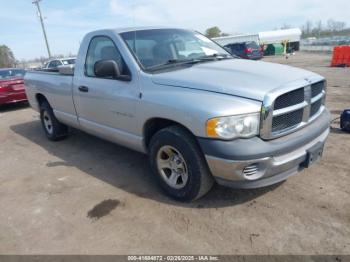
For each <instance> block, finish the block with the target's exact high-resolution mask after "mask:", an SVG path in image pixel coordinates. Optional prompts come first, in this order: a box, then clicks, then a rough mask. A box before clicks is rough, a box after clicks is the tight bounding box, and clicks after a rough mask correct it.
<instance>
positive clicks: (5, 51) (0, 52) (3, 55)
mask: <svg viewBox="0 0 350 262" xmlns="http://www.w3.org/2000/svg"><path fill="white" fill-rule="evenodd" d="M15 64H16V59H15V57H14V55H13V53H12V51H11V49H10V48H9V47H8V46H6V45H0V68H4V67H14V66H15Z"/></svg>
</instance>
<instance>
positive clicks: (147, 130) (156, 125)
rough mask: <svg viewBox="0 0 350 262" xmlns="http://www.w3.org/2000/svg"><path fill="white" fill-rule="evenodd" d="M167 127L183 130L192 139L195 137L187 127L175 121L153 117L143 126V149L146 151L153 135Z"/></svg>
mask: <svg viewBox="0 0 350 262" xmlns="http://www.w3.org/2000/svg"><path fill="white" fill-rule="evenodd" d="M169 126H180V127H182V128H184V129H185V130H186V131H187V132H189V134H191V135H192V136H193V137H194V138H195V137H196V136H195V135H194V134H193V132H192V131H191V130H190V129H189V128H188V127H186V126H185V125H183V124H181V123H179V122H177V121H174V120H171V119H167V118H162V117H154V118H151V119H149V120H147V121H146V123H145V124H144V126H143V137H144V147H145V149H146V150H147V151H148V147H149V143H150V141H151V139H152V137H153V136H154V134H156V133H157V132H158V131H159V130H161V129H163V128H166V127H169Z"/></svg>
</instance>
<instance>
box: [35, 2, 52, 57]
mask: <svg viewBox="0 0 350 262" xmlns="http://www.w3.org/2000/svg"><path fill="white" fill-rule="evenodd" d="M40 1H41V0H34V1H33V2H32V3H33V4H35V5H36V7H37V8H38V16H39V19H40V23H41V28H42V30H43V34H44V38H45V43H46V48H47V53H48V54H49V58H50V57H51V52H50V47H49V41H48V40H47V35H46V30H45V25H44V19H43V16H42V14H41V9H40V5H39V2H40Z"/></svg>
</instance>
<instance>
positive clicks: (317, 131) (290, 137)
mask: <svg viewBox="0 0 350 262" xmlns="http://www.w3.org/2000/svg"><path fill="white" fill-rule="evenodd" d="M25 86H26V92H27V96H28V99H29V102H30V104H31V106H32V107H33V108H34V109H35V110H37V111H38V112H40V117H41V122H42V126H43V129H44V131H45V133H46V136H47V137H48V138H49V139H50V140H53V141H57V140H60V139H62V138H64V137H66V136H67V134H68V126H71V127H74V128H78V129H81V130H83V131H85V132H88V133H90V134H93V135H96V136H99V137H101V138H104V139H106V140H110V141H112V142H115V143H118V144H120V145H123V146H126V147H128V148H131V149H134V150H137V151H139V152H142V153H147V154H148V155H149V159H150V164H151V167H152V169H153V171H154V173H155V177H156V178H157V180H158V182H159V184H160V186H161V187H162V188H163V189H164V190H165V192H166V193H167V194H168V195H170V196H171V197H173V198H175V199H177V200H181V201H191V200H194V199H197V198H199V197H201V196H203V195H204V194H205V193H207V192H208V191H209V190H210V188H211V187H212V185H213V184H214V182H215V181H216V182H217V183H219V184H221V185H226V186H230V187H234V188H257V187H263V186H267V185H271V184H274V183H278V182H280V181H283V180H285V179H287V177H289V176H291V175H293V174H296V173H297V172H298V171H300V170H302V169H303V168H306V167H309V166H310V165H311V164H313V163H314V162H315V161H316V160H318V159H319V158H320V156H321V155H322V152H323V147H324V143H325V141H326V138H327V136H328V134H329V122H330V114H329V112H328V110H327V109H326V108H325V96H326V81H325V79H324V78H323V77H322V76H320V75H317V74H314V73H312V72H309V71H306V70H302V69H298V68H293V67H289V66H284V65H279V64H273V63H266V62H257V61H248V60H243V59H237V58H235V57H232V56H231V55H230V54H229V53H228V52H227V51H225V49H223V48H222V47H220V46H219V45H218V44H216V43H215V42H213V41H211V40H210V39H208V38H206V37H205V36H203V35H201V34H200V33H197V32H195V31H190V30H184V29H174V28H127V29H114V30H100V31H95V32H91V33H89V34H87V35H86V36H85V38H84V40H83V41H82V44H81V47H80V50H79V54H78V57H77V60H76V64H75V66H63V67H60V69H59V72H56V73H54V72H40V71H36V72H35V71H33V72H28V73H27V74H26V77H25Z"/></svg>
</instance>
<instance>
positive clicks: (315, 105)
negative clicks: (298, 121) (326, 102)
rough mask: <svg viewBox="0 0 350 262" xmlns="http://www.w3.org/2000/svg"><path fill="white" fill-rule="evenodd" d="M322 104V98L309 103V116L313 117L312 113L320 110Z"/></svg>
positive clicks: (314, 113)
mask: <svg viewBox="0 0 350 262" xmlns="http://www.w3.org/2000/svg"><path fill="white" fill-rule="evenodd" d="M321 106H322V100H321V99H320V100H317V101H316V102H315V103H313V104H312V105H311V109H310V117H313V116H314V115H316V114H317V112H318V111H319V110H320V108H321Z"/></svg>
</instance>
